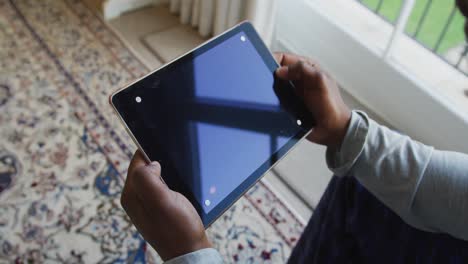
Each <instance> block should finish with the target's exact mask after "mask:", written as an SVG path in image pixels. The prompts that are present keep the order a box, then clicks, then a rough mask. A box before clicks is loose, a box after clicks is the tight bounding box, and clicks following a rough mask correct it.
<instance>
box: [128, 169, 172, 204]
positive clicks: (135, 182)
mask: <svg viewBox="0 0 468 264" xmlns="http://www.w3.org/2000/svg"><path fill="white" fill-rule="evenodd" d="M130 177H131V178H130V180H131V184H132V186H133V188H134V189H135V191H136V196H137V198H139V199H140V201H141V202H143V203H144V205H143V207H145V208H147V209H149V208H158V207H159V206H161V205H163V204H164V203H166V202H167V199H168V197H169V196H170V190H169V188H168V187H167V185H165V184H164V183H163V181H162V180H161V165H160V164H159V163H158V162H156V161H154V162H151V163H150V164H148V165H146V164H145V165H139V166H137V167H135V168H134V170H133V171H132V173H131V176H130Z"/></svg>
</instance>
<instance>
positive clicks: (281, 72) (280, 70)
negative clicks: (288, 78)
mask: <svg viewBox="0 0 468 264" xmlns="http://www.w3.org/2000/svg"><path fill="white" fill-rule="evenodd" d="M287 73H288V67H281V68H278V69H276V74H279V75H286V74H287Z"/></svg>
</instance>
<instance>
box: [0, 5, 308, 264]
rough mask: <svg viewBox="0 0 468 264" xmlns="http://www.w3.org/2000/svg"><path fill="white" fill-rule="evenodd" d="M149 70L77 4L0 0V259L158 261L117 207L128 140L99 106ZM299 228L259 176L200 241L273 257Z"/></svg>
mask: <svg viewBox="0 0 468 264" xmlns="http://www.w3.org/2000/svg"><path fill="white" fill-rule="evenodd" d="M146 72H148V69H147V68H146V67H145V66H144V65H143V64H142V63H141V62H140V61H139V60H138V59H137V58H136V57H135V55H134V54H132V53H131V52H130V51H129V49H128V48H127V47H126V46H125V45H124V44H123V43H122V42H121V41H120V40H119V39H118V38H117V37H116V35H115V34H113V32H112V31H111V30H110V29H109V28H108V27H107V26H106V24H105V23H103V22H102V21H101V20H100V19H99V18H98V17H97V16H96V15H94V14H93V13H92V12H91V11H90V10H89V9H88V8H87V7H86V6H85V5H84V4H83V3H82V2H81V1H75V0H65V1H57V0H41V1H37V0H17V1H16V0H11V1H9V0H8V1H7V0H2V1H0V129H1V130H0V262H2V263H4V262H5V263H14V262H16V263H25V262H27V263H42V262H47V263H50V262H52V263H53V262H66V263H98V262H99V263H111V262H112V263H124V262H125V263H135V262H137V263H159V262H160V259H159V257H158V256H157V254H156V253H155V252H154V251H153V250H152V249H151V247H149V246H147V245H146V243H145V242H144V241H143V240H142V238H141V237H140V235H139V234H138V233H137V232H136V230H135V229H134V228H133V226H132V225H131V223H130V222H129V220H128V218H127V216H126V215H125V213H124V211H123V210H122V209H121V207H120V204H119V196H120V190H121V188H122V185H123V179H124V177H125V175H126V168H127V165H128V161H129V158H130V157H131V155H132V153H133V152H134V150H135V147H134V145H133V143H132V141H131V140H130V138H129V137H128V136H127V134H126V132H125V131H124V129H122V127H121V125H120V124H119V122H118V120H117V118H116V117H115V116H114V114H113V113H112V110H111V108H110V107H109V105H108V95H109V93H110V92H111V91H113V90H115V89H116V88H118V87H121V86H123V85H124V84H125V83H127V82H129V81H131V80H133V79H135V78H137V77H139V76H142V75H143V74H145V73H146ZM302 229H303V225H302V224H301V223H300V221H299V220H298V219H297V218H296V217H295V216H294V215H293V214H292V213H291V212H290V211H289V210H288V209H287V207H286V206H285V205H284V204H283V203H282V202H281V201H280V200H279V199H278V198H277V197H276V196H275V194H274V193H273V192H272V191H271V190H270V189H269V188H268V186H267V185H265V184H264V183H262V182H260V183H259V184H257V185H256V186H255V187H254V188H253V189H252V190H250V191H249V193H248V194H247V195H245V196H244V197H243V198H242V199H241V200H239V202H237V203H236V204H235V205H234V206H233V207H232V209H230V210H229V211H228V212H226V213H225V214H224V215H223V216H222V217H221V218H220V219H219V220H218V221H217V222H216V223H215V224H214V225H213V226H212V227H211V228H210V229H209V237H210V238H211V240H212V241H213V244H214V245H215V247H216V248H217V249H219V250H220V252H221V253H222V255H223V256H224V257H225V259H226V261H227V262H229V263H231V262H240V263H246V262H248V263H262V262H266V263H270V262H274V263H282V262H285V260H286V258H287V256H288V255H289V253H290V251H291V247H292V246H293V245H294V243H295V241H296V239H297V238H298V236H300V233H301V231H302Z"/></svg>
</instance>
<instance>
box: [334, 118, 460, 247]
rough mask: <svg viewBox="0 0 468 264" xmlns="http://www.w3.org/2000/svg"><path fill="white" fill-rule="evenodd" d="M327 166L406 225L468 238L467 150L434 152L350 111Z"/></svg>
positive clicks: (430, 148)
mask: <svg viewBox="0 0 468 264" xmlns="http://www.w3.org/2000/svg"><path fill="white" fill-rule="evenodd" d="M327 163H328V166H329V168H330V169H331V170H332V171H333V172H334V173H335V174H336V175H338V176H344V175H352V176H354V177H356V179H357V180H358V181H359V182H360V183H361V184H362V185H363V186H364V187H366V189H368V190H369V191H370V192H371V193H373V194H374V195H375V196H376V197H377V198H378V199H379V200H380V201H381V202H383V203H384V204H385V205H387V206H388V207H389V208H390V209H392V210H393V211H394V212H395V213H397V214H398V215H399V216H400V217H401V218H402V219H403V220H404V221H406V222H407V223H408V224H410V225H412V226H414V227H416V228H419V229H422V230H426V231H432V232H443V233H448V234H450V235H452V236H454V237H457V238H461V239H464V240H468V225H467V224H466V223H468V155H465V154H461V153H456V152H448V151H438V150H434V148H432V147H429V146H426V145H424V144H422V143H419V142H417V141H414V140H412V139H411V138H409V137H408V136H404V135H401V134H399V133H397V132H395V131H392V130H390V129H388V128H386V127H385V126H381V125H379V124H377V123H376V122H374V121H373V120H371V119H370V118H368V117H367V115H366V114H365V113H363V112H357V111H353V114H352V117H351V123H350V126H349V128H348V131H347V133H346V136H345V139H344V141H343V144H342V146H341V149H340V150H339V151H333V150H327Z"/></svg>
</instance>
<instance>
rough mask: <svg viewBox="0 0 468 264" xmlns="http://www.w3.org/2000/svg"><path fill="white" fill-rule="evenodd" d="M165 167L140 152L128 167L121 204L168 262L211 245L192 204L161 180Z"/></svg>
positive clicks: (134, 156) (140, 230)
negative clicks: (147, 159)
mask: <svg viewBox="0 0 468 264" xmlns="http://www.w3.org/2000/svg"><path fill="white" fill-rule="evenodd" d="M160 175H161V166H160V165H159V163H157V162H152V163H150V164H146V162H145V159H144V158H143V155H142V154H141V153H140V152H139V151H137V152H136V153H135V155H133V159H132V161H131V163H130V166H129V168H128V175H127V180H126V181H125V186H124V189H123V191H122V197H121V203H122V207H123V208H124V209H125V212H127V214H128V216H129V217H130V219H131V220H132V222H133V224H134V225H135V226H136V228H137V229H138V231H139V232H140V234H141V235H142V236H143V237H144V238H145V240H146V241H147V242H148V243H150V244H151V246H152V247H153V248H154V249H155V250H156V251H157V252H158V254H159V255H160V256H161V258H162V259H163V260H164V261H166V260H169V259H172V258H174V257H177V256H180V255H183V254H187V253H190V252H193V251H196V250H199V249H203V248H209V247H211V244H210V242H209V241H208V238H207V237H206V234H205V228H204V227H203V224H202V222H201V219H200V217H199V216H198V214H197V211H196V210H195V208H194V207H193V206H192V204H191V203H190V202H189V201H188V200H187V199H186V198H185V197H184V196H183V195H182V194H180V193H177V192H174V191H171V190H170V189H169V188H168V187H167V185H166V184H165V183H164V182H163V181H162V180H161V177H160Z"/></svg>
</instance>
